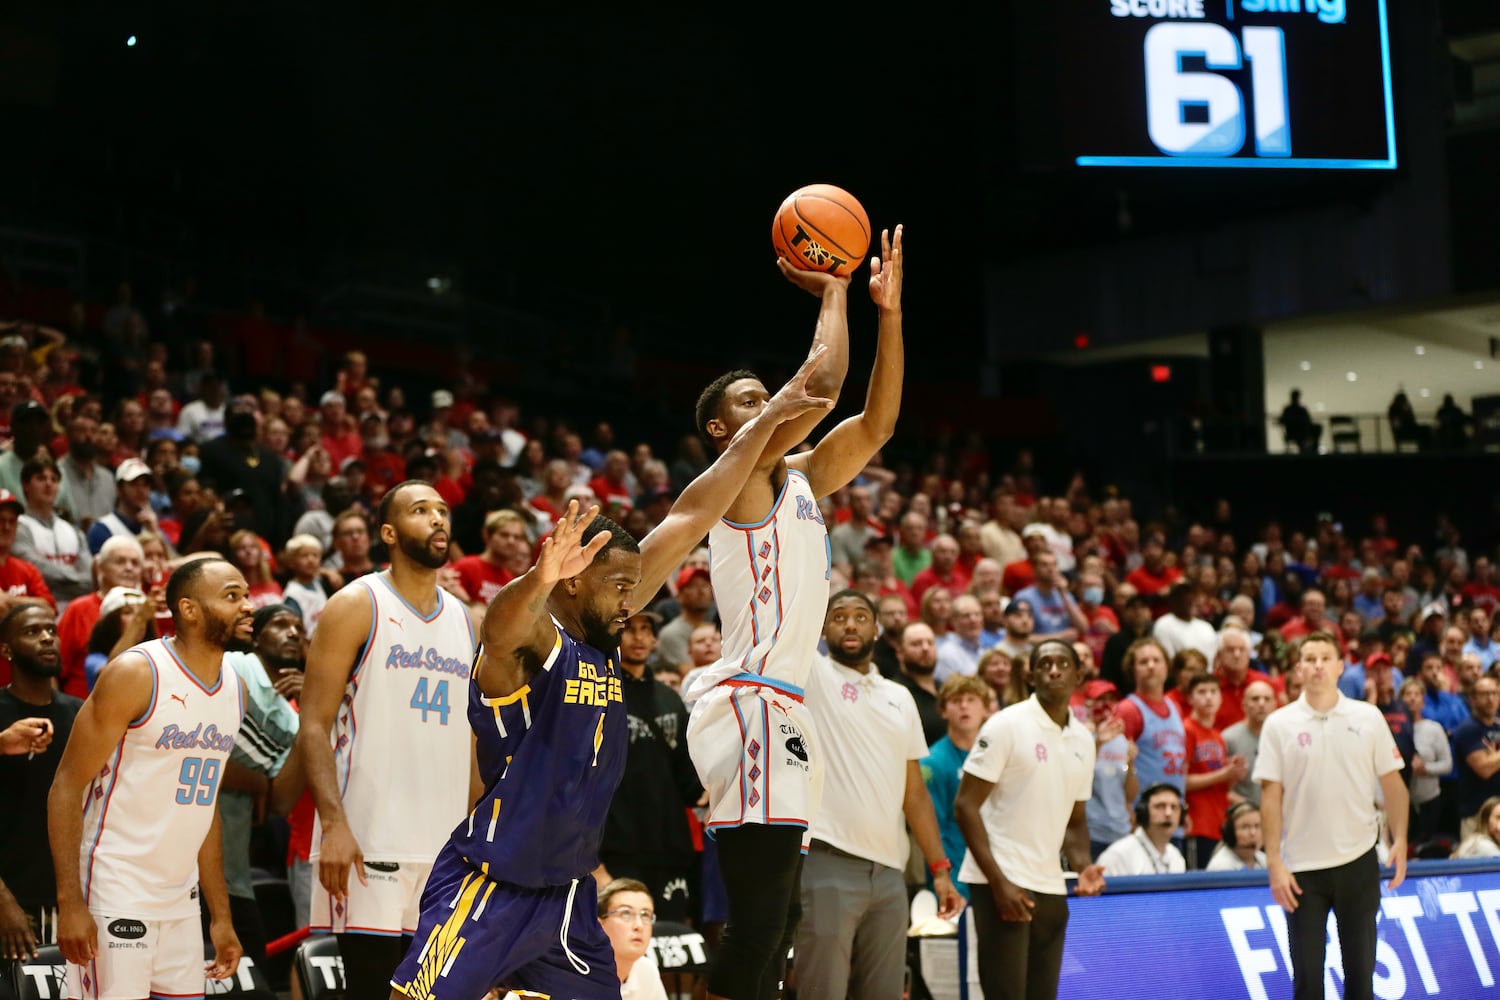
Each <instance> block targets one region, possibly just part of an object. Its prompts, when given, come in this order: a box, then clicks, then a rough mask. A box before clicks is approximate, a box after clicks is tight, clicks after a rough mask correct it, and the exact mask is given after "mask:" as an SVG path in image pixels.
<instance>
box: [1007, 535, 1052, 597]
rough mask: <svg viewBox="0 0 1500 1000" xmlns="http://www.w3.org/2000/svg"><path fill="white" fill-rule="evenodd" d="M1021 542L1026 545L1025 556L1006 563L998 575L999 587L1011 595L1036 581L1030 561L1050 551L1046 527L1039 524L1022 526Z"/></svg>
mask: <svg viewBox="0 0 1500 1000" xmlns="http://www.w3.org/2000/svg"><path fill="white" fill-rule="evenodd" d="M1021 544H1023V545H1025V546H1026V558H1025V559H1021V560H1018V561H1016V562H1013V563H1007V564H1006V566H1005V569H1004V570H1003V571H1002V572H1001V576H1000V589H1001V590H1003V591H1005V593H1006V594H1008V595H1010V596H1011V597H1014V596H1015V595H1016V594H1019V593H1020V592H1021V591H1023V590H1025V589H1026V588H1027V587H1029V586H1031V585H1032V584H1033V583H1036V567H1035V566H1033V565H1032V563H1033V561H1034V560H1035V559H1036V557H1037V556H1039V555H1041V554H1042V553H1043V552H1050V551H1052V550H1051V548H1050V547H1048V545H1047V528H1046V526H1045V525H1041V524H1028V525H1027V526H1026V527H1024V528H1022V529H1021Z"/></svg>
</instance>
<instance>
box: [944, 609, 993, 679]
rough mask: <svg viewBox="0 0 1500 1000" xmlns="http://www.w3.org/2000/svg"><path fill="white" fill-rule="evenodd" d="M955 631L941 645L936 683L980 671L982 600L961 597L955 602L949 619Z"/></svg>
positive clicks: (972, 674)
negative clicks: (980, 602)
mask: <svg viewBox="0 0 1500 1000" xmlns="http://www.w3.org/2000/svg"><path fill="white" fill-rule="evenodd" d="M948 621H949V624H950V625H951V626H952V631H950V632H949V633H948V634H947V635H945V636H943V638H942V639H941V640H940V641H939V642H938V659H937V669H936V671H935V672H934V674H933V681H934V682H935V683H937V684H938V685H942V684H943V682H945V681H946V680H947V679H948V678H949V677H972V676H974V673H975V672H976V671H977V670H978V669H979V657H980V655H981V654H983V653H984V651H985V648H986V647H985V645H984V643H983V641H982V638H981V637H982V636H983V634H984V612H983V611H982V610H980V607H979V599H978V598H977V597H975V596H973V595H972V594H960V595H958V596H957V597H955V598H954V599H953V614H952V616H951V617H950V618H949V619H948Z"/></svg>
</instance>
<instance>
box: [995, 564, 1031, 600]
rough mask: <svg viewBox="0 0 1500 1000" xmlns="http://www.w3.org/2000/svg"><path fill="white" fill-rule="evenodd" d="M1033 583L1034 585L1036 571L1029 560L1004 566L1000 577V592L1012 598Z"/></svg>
mask: <svg viewBox="0 0 1500 1000" xmlns="http://www.w3.org/2000/svg"><path fill="white" fill-rule="evenodd" d="M1033 583H1036V570H1035V569H1034V568H1033V567H1032V565H1031V561H1030V560H1029V559H1017V560H1016V561H1015V562H1013V563H1006V564H1005V571H1004V572H1003V573H1002V574H1001V576H1000V589H1001V590H1003V591H1005V592H1006V593H1007V594H1009V595H1011V596H1012V597H1014V596H1015V595H1016V594H1018V593H1020V592H1021V591H1023V590H1025V589H1026V588H1027V587H1029V586H1031V585H1032V584H1033Z"/></svg>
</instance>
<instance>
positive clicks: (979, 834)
mask: <svg viewBox="0 0 1500 1000" xmlns="http://www.w3.org/2000/svg"><path fill="white" fill-rule="evenodd" d="M1078 681H1079V667H1078V654H1077V653H1075V652H1074V651H1073V647H1072V646H1071V645H1069V644H1068V643H1066V642H1061V641H1059V640H1055V639H1054V640H1049V641H1047V642H1043V643H1042V644H1041V645H1039V646H1038V647H1037V648H1036V650H1035V651H1034V652H1033V654H1032V659H1031V685H1032V688H1033V690H1034V691H1035V694H1033V695H1032V696H1031V697H1030V698H1028V699H1027V700H1025V701H1023V702H1020V703H1019V704H1016V705H1012V706H1011V707H1010V708H1007V709H1005V710H1003V711H1001V712H998V713H996V714H995V715H992V716H990V718H989V720H988V721H986V722H985V724H984V726H983V727H981V728H980V730H979V739H978V741H977V742H976V743H975V744H974V749H973V751H971V752H970V754H969V759H968V761H967V762H966V763H965V764H964V775H963V779H962V780H961V781H960V782H959V786H958V799H957V801H955V802H954V806H953V808H954V812H955V814H956V815H957V817H958V827H959V829H960V830H962V831H963V834H964V841H965V842H966V843H967V844H968V847H969V852H968V854H967V856H965V858H964V863H963V868H962V869H960V871H959V879H960V880H961V881H963V882H967V883H969V899H970V902H971V904H972V905H973V907H974V925H975V929H976V931H977V932H978V936H979V956H980V957H979V985H980V986H981V987H982V988H983V989H984V995H985V998H986V1000H1041V998H1044V997H1054V998H1055V997H1056V996H1057V981H1058V978H1059V976H1060V975H1061V972H1062V956H1063V939H1064V935H1065V933H1066V931H1067V926H1068V899H1067V891H1068V890H1067V883H1066V882H1065V881H1064V880H1063V872H1062V866H1061V865H1060V864H1059V862H1058V854H1059V849H1061V850H1064V851H1066V852H1067V854H1068V861H1069V864H1070V865H1071V866H1072V868H1073V870H1074V871H1076V872H1078V893H1079V895H1084V896H1092V895H1097V894H1098V893H1100V892H1102V891H1103V889H1104V869H1103V868H1102V867H1100V866H1099V865H1096V864H1090V862H1089V825H1088V817H1087V815H1086V812H1085V807H1086V805H1087V804H1088V800H1089V798H1090V796H1091V795H1092V794H1093V785H1094V737H1093V734H1092V733H1090V732H1089V731H1088V730H1087V729H1085V728H1084V726H1083V723H1081V722H1079V721H1078V720H1077V719H1076V718H1075V717H1074V715H1073V712H1072V710H1071V709H1070V708H1069V707H1068V699H1069V698H1071V697H1072V695H1073V689H1074V688H1075V687H1077V686H1078Z"/></svg>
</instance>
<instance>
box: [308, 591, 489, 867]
mask: <svg viewBox="0 0 1500 1000" xmlns="http://www.w3.org/2000/svg"><path fill="white" fill-rule="evenodd" d="M348 586H349V587H359V588H362V589H363V590H364V591H365V592H366V593H367V594H368V596H369V600H370V617H371V624H370V634H369V637H368V638H367V639H366V640H365V643H364V647H363V649H362V650H361V653H360V657H359V659H358V660H357V661H356V663H355V667H354V670H353V672H352V673H351V674H350V675H349V683H348V686H347V688H346V689H345V691H344V700H343V701H342V702H340V704H339V710H338V715H337V716H335V719H334V729H333V756H334V762H335V765H336V773H337V776H338V781H339V794H340V796H341V797H342V800H343V805H344V815H345V816H346V817H347V819H348V822H349V830H350V832H351V833H353V834H354V839H355V840H357V841H358V842H359V846H360V850H361V852H362V853H363V854H364V856H365V858H366V859H368V860H370V861H378V862H388V861H413V862H417V861H420V862H430V861H432V859H433V858H435V857H437V853H438V851H439V850H441V849H442V846H443V844H444V843H445V842H446V841H447V839H448V834H449V833H450V832H452V830H453V826H454V824H456V823H457V822H458V821H459V820H461V819H463V817H464V814H465V813H466V812H467V811H468V805H469V771H470V759H471V754H472V750H471V738H470V736H469V726H468V710H469V671H470V669H471V668H472V665H473V662H474V630H473V625H472V623H471V622H470V619H469V612H468V609H467V608H466V607H464V605H463V603H462V602H461V601H458V600H457V599H455V598H454V597H452V596H451V595H449V594H447V593H445V592H443V591H442V590H441V589H439V590H438V591H437V599H438V604H437V610H436V611H434V612H433V613H432V614H431V615H430V616H427V617H423V616H422V615H421V614H420V613H419V612H418V611H417V610H416V609H415V608H413V607H412V606H411V605H410V604H408V603H406V601H405V600H404V599H403V598H402V597H401V595H400V594H398V593H397V592H396V591H395V589H394V588H393V587H392V586H391V583H390V580H389V578H388V577H387V576H386V574H384V573H379V574H372V575H370V576H364V577H360V578H359V579H357V580H354V581H353V582H351V583H350V584H349V585H348ZM323 627H325V628H326V627H328V620H327V618H326V617H325V618H324V620H323ZM322 839H323V829H322V824H321V822H319V823H318V824H317V825H316V826H315V827H314V830H313V841H312V858H313V860H314V861H316V860H317V858H318V854H319V848H320V846H321V844H322Z"/></svg>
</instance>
